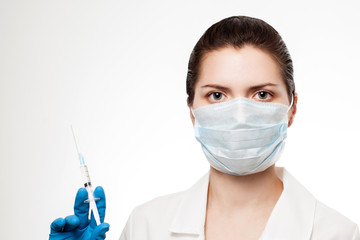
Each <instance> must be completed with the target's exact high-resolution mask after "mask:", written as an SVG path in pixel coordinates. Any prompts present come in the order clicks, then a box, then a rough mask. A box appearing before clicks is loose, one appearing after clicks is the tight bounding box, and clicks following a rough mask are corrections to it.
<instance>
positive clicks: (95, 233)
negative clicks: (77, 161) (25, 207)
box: [49, 186, 109, 240]
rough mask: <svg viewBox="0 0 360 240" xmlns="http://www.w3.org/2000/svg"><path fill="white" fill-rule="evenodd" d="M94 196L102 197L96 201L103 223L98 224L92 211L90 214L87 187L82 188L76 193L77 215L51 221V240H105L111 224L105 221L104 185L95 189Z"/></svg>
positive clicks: (75, 211) (75, 208)
mask: <svg viewBox="0 0 360 240" xmlns="http://www.w3.org/2000/svg"><path fill="white" fill-rule="evenodd" d="M94 197H95V198H100V200H98V201H97V202H96V206H97V208H98V211H99V216H100V221H101V224H100V225H99V226H96V221H95V219H94V216H93V214H92V213H91V219H90V220H89V219H88V215H89V203H86V202H85V200H87V199H88V193H87V191H86V189H85V188H80V189H79V190H78V192H77V194H76V198H75V205H74V213H75V215H71V216H67V217H66V218H65V219H64V218H58V219H56V220H54V221H53V222H52V223H51V226H50V228H51V231H50V235H49V240H63V239H68V240H70V239H71V240H75V239H76V240H103V239H105V233H106V232H107V231H109V224H108V223H104V218H105V208H106V203H105V193H104V189H103V188H102V187H100V186H99V187H97V188H96V189H95V191H94Z"/></svg>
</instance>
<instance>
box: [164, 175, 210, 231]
mask: <svg viewBox="0 0 360 240" xmlns="http://www.w3.org/2000/svg"><path fill="white" fill-rule="evenodd" d="M208 185H209V172H207V173H206V174H205V175H204V176H203V177H202V178H201V179H200V180H199V181H198V182H197V183H195V184H194V186H193V187H191V188H190V189H189V190H187V191H185V192H184V195H183V199H182V201H181V204H180V206H179V208H178V209H177V211H176V214H175V217H174V219H173V222H172V224H171V225H170V229H169V230H170V232H173V233H178V234H188V235H195V236H198V235H203V234H204V224H205V216H206V203H207V192H208Z"/></svg>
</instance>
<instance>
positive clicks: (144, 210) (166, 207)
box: [131, 191, 184, 218]
mask: <svg viewBox="0 0 360 240" xmlns="http://www.w3.org/2000/svg"><path fill="white" fill-rule="evenodd" d="M183 195H184V191H182V192H177V193H172V194H168V195H164V196H160V197H157V198H154V199H152V200H150V201H148V202H145V203H143V204H141V205H139V206H137V207H135V208H134V210H133V212H132V214H131V215H132V216H133V218H138V217H141V218H144V217H146V218H151V217H159V215H163V216H164V215H169V216H170V215H171V214H170V213H172V211H173V210H174V209H176V207H177V206H179V204H180V203H181V200H182V198H183Z"/></svg>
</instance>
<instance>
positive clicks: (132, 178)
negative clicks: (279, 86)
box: [0, 0, 360, 240]
mask: <svg viewBox="0 0 360 240" xmlns="http://www.w3.org/2000/svg"><path fill="white" fill-rule="evenodd" d="M358 10H359V4H358V2H357V1H349V0H348V1H346V0H345V1H341V2H340V1H297V3H295V2H292V1H239V0H236V1H209V0H206V1H178V2H174V1H106V0H102V1H100V0H97V1H94V0H86V1H85V0H61V1H60V0H58V1H54V0H31V1H27V0H11V1H10V0H9V1H5V0H0V161H1V167H0V184H1V185H0V191H1V192H0V194H1V198H0V203H1V205H0V209H1V213H0V216H1V220H0V228H1V231H0V235H1V238H2V239H34V240H35V239H47V238H48V233H49V225H50V223H51V222H52V220H54V219H55V218H57V217H65V216H66V215H70V214H72V207H73V202H74V198H75V194H76V191H77V189H78V188H79V187H81V181H80V171H79V162H78V159H77V155H76V150H75V146H74V143H73V139H72V135H71V131H70V127H69V125H70V123H72V124H73V125H74V126H75V127H76V130H77V135H78V138H79V142H80V145H81V148H82V152H83V153H84V155H85V160H86V162H87V164H88V167H89V169H90V173H91V176H92V181H93V183H94V184H95V185H102V186H103V187H104V188H105V191H106V196H107V215H106V221H107V222H109V223H110V225H111V226H110V227H111V229H110V231H109V233H108V234H107V236H108V238H107V239H117V238H118V237H119V236H120V233H121V231H122V229H123V227H124V225H125V222H126V220H127V218H128V216H129V214H130V212H131V210H132V209H133V208H134V207H135V206H136V205H138V204H141V203H143V202H146V201H148V200H150V199H152V198H154V197H156V196H159V195H163V194H168V193H172V192H177V191H181V190H184V189H187V188H189V187H190V186H191V185H192V184H193V183H195V182H196V181H197V179H199V178H200V177H201V176H202V175H203V174H204V173H205V172H206V171H207V170H208V163H207V161H206V159H205V157H204V156H203V153H202V151H201V149H200V145H199V144H198V143H197V142H196V140H195V139H194V136H193V129H192V125H191V121H190V118H189V110H188V108H187V106H186V93H185V78H186V71H187V63H188V59H189V55H190V52H191V50H192V48H193V46H194V45H195V43H196V41H197V40H198V39H199V38H200V36H201V35H202V34H203V32H204V31H205V30H206V29H207V28H208V27H210V26H211V25H212V24H213V23H215V22H217V21H219V20H221V19H223V18H225V17H229V16H233V15H249V16H253V17H258V18H261V19H263V20H265V21H267V22H268V23H269V24H271V25H272V26H274V27H275V28H276V29H277V30H278V31H279V32H280V34H281V35H282V36H283V38H284V40H285V42H286V43H287V45H288V48H289V50H290V53H291V55H292V58H293V61H294V67H295V82H296V88H297V91H298V93H299V102H298V113H297V116H296V119H295V123H294V125H293V126H292V127H291V128H290V129H289V134H288V140H287V147H286V148H285V149H286V150H285V152H284V155H283V157H282V159H281V160H280V161H279V165H281V166H286V168H287V169H288V170H289V171H290V172H291V173H292V174H293V175H294V176H295V177H296V178H297V179H298V180H299V181H300V182H301V183H302V184H303V185H304V186H305V187H306V188H308V189H309V190H310V191H311V192H312V193H313V194H314V195H315V196H316V197H317V198H318V199H320V200H321V201H322V202H324V203H325V204H327V205H329V206H331V207H333V208H335V209H336V210H338V211H339V212H341V213H342V214H344V215H346V216H347V217H349V218H350V219H352V220H353V221H355V222H357V223H358V224H359V223H360V204H359V203H360V193H359V191H360V187H359V184H360V174H359V169H360V157H359V149H360V141H359V136H360V126H359V123H360V115H359V104H360V99H359V97H360V95H359V88H360V73H359V56H360V47H359V42H360V32H359V29H360V27H359V23H360V15H359V13H358Z"/></svg>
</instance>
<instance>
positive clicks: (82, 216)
mask: <svg viewBox="0 0 360 240" xmlns="http://www.w3.org/2000/svg"><path fill="white" fill-rule="evenodd" d="M87 199H88V193H87V191H86V189H85V188H80V189H79V190H78V192H77V194H76V198H75V204H74V213H75V215H76V216H78V218H79V220H80V224H79V228H80V229H83V228H84V227H86V226H87V225H88V224H89V203H87V202H85V201H86V200H87Z"/></svg>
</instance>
